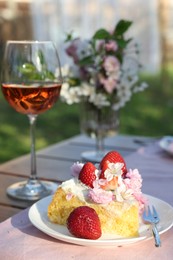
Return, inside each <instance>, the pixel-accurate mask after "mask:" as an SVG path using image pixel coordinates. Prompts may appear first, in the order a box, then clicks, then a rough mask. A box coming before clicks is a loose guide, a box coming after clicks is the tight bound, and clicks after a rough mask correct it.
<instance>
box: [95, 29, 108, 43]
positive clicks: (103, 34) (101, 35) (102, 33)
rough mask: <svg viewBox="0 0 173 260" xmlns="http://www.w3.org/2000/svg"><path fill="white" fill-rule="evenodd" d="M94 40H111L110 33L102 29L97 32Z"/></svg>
mask: <svg viewBox="0 0 173 260" xmlns="http://www.w3.org/2000/svg"><path fill="white" fill-rule="evenodd" d="M93 39H94V40H103V39H108V40H109V39H111V35H110V33H109V32H108V31H107V30H105V29H100V30H98V31H96V33H95V34H94V36H93Z"/></svg>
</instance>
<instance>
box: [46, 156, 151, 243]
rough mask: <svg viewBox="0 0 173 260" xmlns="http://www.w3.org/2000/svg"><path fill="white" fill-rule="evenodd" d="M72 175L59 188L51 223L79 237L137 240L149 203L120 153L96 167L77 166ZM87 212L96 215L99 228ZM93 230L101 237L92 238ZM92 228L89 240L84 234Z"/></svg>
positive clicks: (51, 208)
mask: <svg viewBox="0 0 173 260" xmlns="http://www.w3.org/2000/svg"><path fill="white" fill-rule="evenodd" d="M71 171H72V175H73V178H72V179H70V180H67V181H65V182H63V183H62V184H61V185H60V186H59V187H58V189H57V191H56V192H55V194H54V196H53V199H52V201H51V203H50V205H49V206H48V218H49V219H50V221H51V222H53V223H57V224H60V225H67V228H68V229H69V231H70V232H71V233H72V234H73V235H75V236H76V237H83V238H90V239H97V238H99V237H100V236H101V234H114V235H116V236H119V237H134V236H138V230H139V223H140V214H141V211H142V209H143V207H144V204H145V202H146V200H145V197H144V196H143V194H142V191H141V187H142V178H141V175H140V174H139V172H138V170H137V169H134V170H132V169H129V170H127V167H126V163H125V161H124V158H123V157H122V156H121V155H120V154H119V153H118V152H117V151H110V152H109V153H107V154H106V155H105V156H104V157H103V159H102V161H101V162H100V164H99V165H98V166H97V167H96V165H94V164H93V163H91V162H87V163H85V164H83V163H79V162H77V163H75V164H73V166H72V167H71ZM88 208H89V209H92V211H94V212H95V213H94V214H96V215H97V216H98V221H99V223H100V224H98V221H97V225H95V223H94V221H95V220H93V219H92V217H91V216H90V213H88V212H90V211H89V210H88ZM76 210H77V213H75V212H76ZM87 216H88V217H87ZM91 223H92V225H91ZM99 225H100V227H99ZM74 226H75V227H76V228H74ZM93 226H94V227H95V226H97V229H98V230H97V234H99V236H98V235H97V236H93V234H94V232H93V230H94V228H93ZM77 227H78V231H76V233H75V229H77ZM91 227H92V228H91ZM90 228H91V230H92V231H90V235H91V236H88V234H87V235H86V234H85V232H84V230H86V229H88V230H90ZM100 231H101V232H100ZM82 232H83V235H82ZM88 232H89V231H88Z"/></svg>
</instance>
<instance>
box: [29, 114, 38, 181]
mask: <svg viewBox="0 0 173 260" xmlns="http://www.w3.org/2000/svg"><path fill="white" fill-rule="evenodd" d="M28 117H29V122H30V138H31V175H30V180H31V181H32V180H36V179H37V168H36V153H35V122H36V119H37V115H28Z"/></svg>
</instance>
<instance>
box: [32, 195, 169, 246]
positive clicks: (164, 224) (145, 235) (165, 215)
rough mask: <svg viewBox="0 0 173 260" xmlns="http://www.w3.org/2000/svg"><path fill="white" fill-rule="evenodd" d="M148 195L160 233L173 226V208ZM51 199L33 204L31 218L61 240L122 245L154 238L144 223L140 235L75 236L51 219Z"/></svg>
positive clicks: (44, 230) (49, 233)
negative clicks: (95, 237) (125, 236)
mask: <svg viewBox="0 0 173 260" xmlns="http://www.w3.org/2000/svg"><path fill="white" fill-rule="evenodd" d="M146 196H147V198H148V200H149V203H150V204H152V205H154V206H155V207H156V209H157V210H158V213H159V215H160V219H161V220H160V222H159V225H158V228H159V233H160V234H162V233H164V232H166V231H167V230H168V229H170V228H171V227H172V226H173V208H172V207H171V206H170V205H169V204H168V203H166V202H164V201H162V200H160V199H157V198H154V197H152V196H148V195H146ZM51 200H52V196H48V197H46V198H44V199H41V200H40V201H38V202H36V203H35V204H33V205H32V206H31V208H30V210H29V219H30V221H31V222H32V224H33V225H34V226H35V227H37V228H38V229H39V230H41V231H42V232H44V233H46V234H48V235H49V236H51V237H54V238H56V239H59V240H61V241H65V242H68V243H73V244H77V245H84V246H122V245H127V244H131V243H136V242H139V241H142V240H148V239H151V238H152V232H151V230H150V229H149V226H148V225H144V224H142V225H141V226H140V229H139V237H134V238H120V237H115V236H112V235H107V236H102V237H101V238H99V239H97V240H89V239H80V238H76V237H73V236H72V235H71V234H70V233H69V231H68V229H67V228H66V227H65V226H61V225H57V224H53V223H51V222H50V221H49V219H48V217H47V207H48V205H49V203H50V202H51Z"/></svg>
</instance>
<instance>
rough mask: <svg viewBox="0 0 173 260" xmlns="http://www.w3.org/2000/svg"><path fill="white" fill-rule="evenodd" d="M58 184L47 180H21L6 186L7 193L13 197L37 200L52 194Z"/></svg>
mask: <svg viewBox="0 0 173 260" xmlns="http://www.w3.org/2000/svg"><path fill="white" fill-rule="evenodd" d="M57 187H58V184H56V183H53V182H48V181H37V180H36V181H32V182H31V181H29V182H28V181H23V182H18V183H14V184H12V185H11V186H9V187H8V188H7V194H8V195H9V196H10V197H12V198H15V199H19V200H25V201H37V200H39V199H41V198H44V197H46V196H48V195H51V194H53V193H54V192H55V191H56V189H57Z"/></svg>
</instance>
